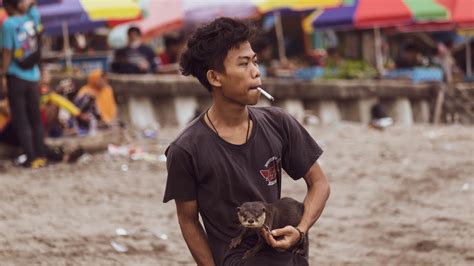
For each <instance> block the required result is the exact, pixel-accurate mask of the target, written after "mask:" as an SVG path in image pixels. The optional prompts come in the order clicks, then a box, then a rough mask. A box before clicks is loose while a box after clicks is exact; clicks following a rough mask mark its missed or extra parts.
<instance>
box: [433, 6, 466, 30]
mask: <svg viewBox="0 0 474 266" xmlns="http://www.w3.org/2000/svg"><path fill="white" fill-rule="evenodd" d="M436 1H437V2H438V3H440V4H441V5H443V6H445V7H446V8H447V9H448V10H449V11H450V12H451V21H452V22H454V23H455V25H456V26H457V27H460V28H474V1H472V0H436Z"/></svg>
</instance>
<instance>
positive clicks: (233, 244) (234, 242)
mask: <svg viewBox="0 0 474 266" xmlns="http://www.w3.org/2000/svg"><path fill="white" fill-rule="evenodd" d="M240 242H242V238H241V237H236V238H232V240H231V241H230V244H229V248H236V247H237V246H238V245H240Z"/></svg>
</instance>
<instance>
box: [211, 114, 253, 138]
mask: <svg viewBox="0 0 474 266" xmlns="http://www.w3.org/2000/svg"><path fill="white" fill-rule="evenodd" d="M206 117H207V120H209V123H210V124H211V126H212V129H214V131H215V132H216V134H217V136H219V137H220V135H219V131H217V128H216V127H215V126H214V124H213V123H212V121H211V118H209V110H207V111H206ZM249 134H250V115H249V117H248V119H247V134H246V135H245V142H247V141H248V140H249Z"/></svg>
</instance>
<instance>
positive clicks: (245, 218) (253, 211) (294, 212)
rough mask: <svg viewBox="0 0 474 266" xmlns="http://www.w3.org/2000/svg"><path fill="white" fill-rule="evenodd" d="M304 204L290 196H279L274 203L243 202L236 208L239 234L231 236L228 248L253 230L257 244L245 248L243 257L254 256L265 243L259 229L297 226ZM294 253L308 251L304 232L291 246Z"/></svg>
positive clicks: (269, 229) (268, 229) (239, 241)
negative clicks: (247, 248) (239, 227)
mask: <svg viewBox="0 0 474 266" xmlns="http://www.w3.org/2000/svg"><path fill="white" fill-rule="evenodd" d="M303 211H304V205H303V203H301V202H298V201H296V200H294V199H292V198H281V199H279V200H277V201H275V202H274V203H271V204H270V203H265V202H262V201H253V202H245V203H243V204H242V205H241V206H240V207H238V208H237V216H238V218H239V222H240V226H242V229H241V232H240V234H239V235H238V236H237V237H235V238H233V239H232V240H231V242H230V244H229V248H236V247H237V246H238V245H240V243H241V242H242V240H243V239H244V238H245V237H248V236H250V235H252V234H254V233H255V232H256V233H257V235H258V238H259V239H258V242H257V244H256V245H255V246H254V247H253V248H251V249H249V250H247V251H246V252H245V254H244V256H243V258H244V259H245V258H249V257H252V256H254V255H255V254H256V253H257V252H258V251H260V250H261V249H262V248H263V246H264V245H265V244H266V241H265V238H263V236H261V235H260V232H261V229H262V228H263V229H265V230H266V231H268V232H271V230H272V229H277V228H283V227H285V226H287V225H291V226H297V225H298V224H299V223H300V221H301V217H302V216H303ZM291 249H292V252H293V253H294V254H298V255H302V256H306V255H307V251H308V236H307V235H306V234H305V235H304V238H303V239H302V240H300V242H299V243H298V244H297V245H296V246H295V247H292V248H291Z"/></svg>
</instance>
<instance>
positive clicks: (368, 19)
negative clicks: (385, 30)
mask: <svg viewBox="0 0 474 266" xmlns="http://www.w3.org/2000/svg"><path fill="white" fill-rule="evenodd" d="M411 21H412V14H411V12H410V9H408V7H407V6H406V5H405V4H404V3H403V1H400V0H383V1H380V0H359V4H358V8H357V9H356V12H355V19H354V24H355V26H356V27H357V28H373V27H385V26H392V25H396V24H403V23H409V22H411Z"/></svg>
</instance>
